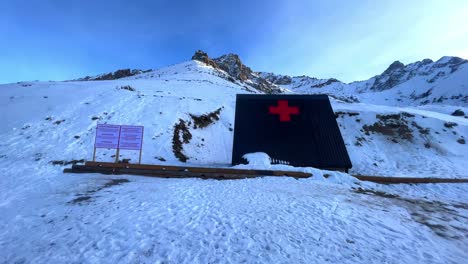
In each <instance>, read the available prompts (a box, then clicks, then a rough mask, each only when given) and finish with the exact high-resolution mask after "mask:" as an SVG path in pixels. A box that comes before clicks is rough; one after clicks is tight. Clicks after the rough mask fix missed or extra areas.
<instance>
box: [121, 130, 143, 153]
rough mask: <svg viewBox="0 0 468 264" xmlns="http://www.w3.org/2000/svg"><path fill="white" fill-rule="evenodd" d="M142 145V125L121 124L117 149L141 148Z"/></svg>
mask: <svg viewBox="0 0 468 264" xmlns="http://www.w3.org/2000/svg"><path fill="white" fill-rule="evenodd" d="M142 145H143V127H142V126H121V128H120V141H119V149H131V150H141V146H142Z"/></svg>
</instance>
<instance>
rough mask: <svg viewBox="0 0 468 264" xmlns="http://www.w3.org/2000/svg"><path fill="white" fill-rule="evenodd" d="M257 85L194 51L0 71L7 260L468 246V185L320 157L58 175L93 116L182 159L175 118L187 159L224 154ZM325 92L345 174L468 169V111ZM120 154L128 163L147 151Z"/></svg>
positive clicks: (82, 151)
mask: <svg viewBox="0 0 468 264" xmlns="http://www.w3.org/2000/svg"><path fill="white" fill-rule="evenodd" d="M127 86H130V87H131V88H132V89H129V88H128V87H127ZM132 90H134V91H132ZM249 92H258V91H256V90H255V89H254V88H253V87H251V86H249V85H246V84H245V83H242V82H238V81H234V82H233V81H230V80H229V78H227V73H226V72H224V71H222V70H219V69H214V68H212V67H211V66H207V65H206V64H204V63H202V62H198V61H189V62H185V63H181V64H177V65H173V66H169V67H166V68H163V69H159V70H155V71H151V72H147V73H143V74H139V75H135V76H132V77H128V78H124V79H119V80H112V81H88V82H84V81H70V82H22V83H17V84H7V85H0V108H1V111H0V113H1V117H2V120H3V122H2V126H0V135H1V138H2V139H3V140H2V141H1V142H0V176H1V181H0V211H1V212H2V214H1V216H0V263H2V262H4V263H14V262H34V263H45V262H47V263H50V262H54V263H65V262H66V263H70V262H71V263H83V262H85V263H97V262H99V263H102V262H105V263H115V262H124V263H133V262H140V263H154V262H159V263H194V262H195V263H197V262H198V263H208V262H224V263H238V262H249V263H257V262H263V263H271V262H274V263H276V262H278V263H280V262H282V263H284V262H287V263H323V262H332V263H336V262H340V263H348V262H349V263H354V262H380V263H381V262H387V263H401V262H405V263H409V262H414V263H460V262H462V260H464V259H465V258H466V257H467V254H466V250H464V249H466V247H467V243H468V231H467V230H468V224H467V223H468V222H467V221H466V220H467V219H468V218H467V217H468V212H467V210H468V205H467V204H466V201H467V198H468V192H467V190H468V185H467V184H459V185H451V184H440V185H426V186H380V185H375V184H369V183H363V182H359V181H357V180H355V179H354V178H351V177H350V176H349V175H347V174H343V173H336V172H327V171H319V170H315V169H312V168H309V169H305V170H307V171H309V172H311V173H312V174H313V175H314V176H313V177H312V178H310V179H304V180H295V179H289V178H270V177H265V178H260V179H250V180H238V181H214V180H198V179H182V180H180V179H177V180H175V179H151V178H144V177H134V176H122V177H110V176H104V175H93V174H83V175H64V174H62V170H63V168H64V166H62V165H60V163H65V162H71V161H73V160H80V159H85V160H89V159H91V157H92V152H93V148H92V145H93V142H94V135H95V127H96V124H97V123H109V124H129V125H144V126H145V135H144V149H143V160H142V162H143V163H153V164H186V163H184V162H182V161H180V160H179V159H178V158H177V156H176V153H175V152H174V146H173V139H174V138H179V139H180V138H181V136H182V135H181V134H180V133H179V134H177V133H176V134H174V126H175V125H177V124H181V120H182V121H183V123H184V124H185V126H186V127H187V131H189V132H190V134H191V135H192V137H191V139H190V140H189V142H188V143H182V144H181V146H182V154H184V155H185V156H186V157H187V158H188V160H187V163H189V164H191V165H210V166H228V165H229V163H230V154H231V150H232V135H233V131H232V129H233V121H234V107H235V95H236V94H238V93H249ZM337 97H338V96H337ZM332 104H333V108H334V110H335V112H337V115H338V117H337V120H338V122H339V125H340V129H341V131H342V134H343V137H344V139H345V142H346V144H347V148H348V151H349V153H350V157H351V160H352V162H353V165H354V167H353V169H352V171H351V173H354V174H377V175H399V176H408V175H409V176H438V177H466V176H467V170H466V168H465V167H464V166H463V165H464V161H465V160H466V156H467V149H466V148H467V147H466V146H467V145H466V144H461V143H458V142H457V141H458V140H460V139H465V138H466V136H467V134H468V131H467V125H468V121H467V120H468V119H465V118H464V117H454V116H451V115H450V114H449V112H451V111H452V109H453V108H454V106H444V105H440V104H439V105H437V104H435V105H424V106H419V105H412V106H405V107H395V106H388V105H387V106H382V105H379V104H371V103H369V102H367V103H346V102H343V101H340V100H332ZM458 108H460V107H458ZM218 109H221V110H220V112H219V120H216V119H214V120H213V123H211V124H209V125H208V126H207V127H205V128H195V126H194V125H195V123H194V119H193V118H192V117H191V115H202V114H207V113H210V112H215V111H216V110H218ZM462 109H464V110H465V112H466V109H465V108H462ZM454 123H456V125H455V124H454ZM113 154H114V151H107V150H98V152H97V160H100V161H113V160H114V157H112V155H113ZM121 155H122V156H121V157H120V159H131V160H130V162H133V161H135V160H137V156H138V153H136V152H132V151H122V153H121ZM54 163H55V164H58V165H54ZM263 164H264V165H263V166H268V167H269V168H273V169H275V168H281V169H297V168H289V167H284V166H283V165H282V166H280V165H268V164H265V163H263ZM248 166H251V167H252V166H253V165H248ZM253 167H255V168H262V165H255V166H253ZM301 170H303V169H301Z"/></svg>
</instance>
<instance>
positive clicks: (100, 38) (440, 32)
mask: <svg viewBox="0 0 468 264" xmlns="http://www.w3.org/2000/svg"><path fill="white" fill-rule="evenodd" d="M467 14H468V1H465V0H460V1H458V0H446V1H442V0H440V1H439V0H424V1H423V0H412V1H408V0H406V1H403V0H393V1H383V0H382V1H361V0H355V1H345V0H342V1H338V0H329V1H325V0H323V1H313V0H309V1H306V0H304V1H294V0H289V1H273V0H272V1H253V0H251V1H243V0H242V1H221V0H220V1H176V0H162V1H157V0H153V1H150V0H146V1H137V0H132V1H120V0H113V1H107V0H104V1H98V0H94V1H89V0H67V1H63V0H40V1H39V0H1V1H0V83H9V82H16V81H26V80H36V79H37V80H65V79H71V78H78V77H83V76H86V75H96V74H99V73H104V72H110V71H114V70H116V69H120V68H141V69H148V68H159V67H163V66H166V65H170V64H175V63H179V62H182V61H186V60H189V59H190V57H191V56H192V54H193V53H194V51H195V50H197V49H202V50H204V51H206V52H207V53H208V54H209V55H210V56H212V57H216V56H219V55H222V54H225V53H237V54H239V55H240V57H241V59H242V60H243V62H244V63H245V64H247V65H248V66H250V67H251V68H252V69H253V70H256V71H269V72H275V73H282V74H289V75H303V74H305V75H309V76H313V77H321V78H326V77H334V78H338V79H340V80H343V81H346V82H350V81H355V80H362V79H367V78H369V77H371V76H374V75H376V74H379V73H381V72H382V71H383V70H385V69H386V67H388V65H389V64H390V63H392V62H393V61H394V60H400V61H402V62H403V63H410V62H414V61H416V60H421V59H424V58H431V59H434V60H437V59H439V58H440V57H441V56H444V55H451V56H459V57H463V58H465V59H468V26H466V25H467V18H466V15H467Z"/></svg>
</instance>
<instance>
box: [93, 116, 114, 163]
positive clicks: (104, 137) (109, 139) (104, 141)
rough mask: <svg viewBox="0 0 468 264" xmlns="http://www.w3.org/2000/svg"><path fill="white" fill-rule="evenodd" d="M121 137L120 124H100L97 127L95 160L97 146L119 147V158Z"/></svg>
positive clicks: (94, 157) (94, 158)
mask: <svg viewBox="0 0 468 264" xmlns="http://www.w3.org/2000/svg"><path fill="white" fill-rule="evenodd" d="M119 138H120V126H118V125H108V124H98V125H97V127H96V139H95V141H94V152H93V161H95V160H96V149H97V148H107V149H117V153H116V157H117V158H116V160H118V157H119Z"/></svg>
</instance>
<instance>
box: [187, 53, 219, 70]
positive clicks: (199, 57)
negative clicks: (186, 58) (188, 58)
mask: <svg viewBox="0 0 468 264" xmlns="http://www.w3.org/2000/svg"><path fill="white" fill-rule="evenodd" d="M192 60H196V61H201V62H203V63H205V64H208V65H210V66H212V67H213V68H218V65H217V64H216V63H215V62H214V61H213V60H212V59H210V57H208V54H207V53H206V52H204V51H202V50H197V51H195V54H193V56H192Z"/></svg>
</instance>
